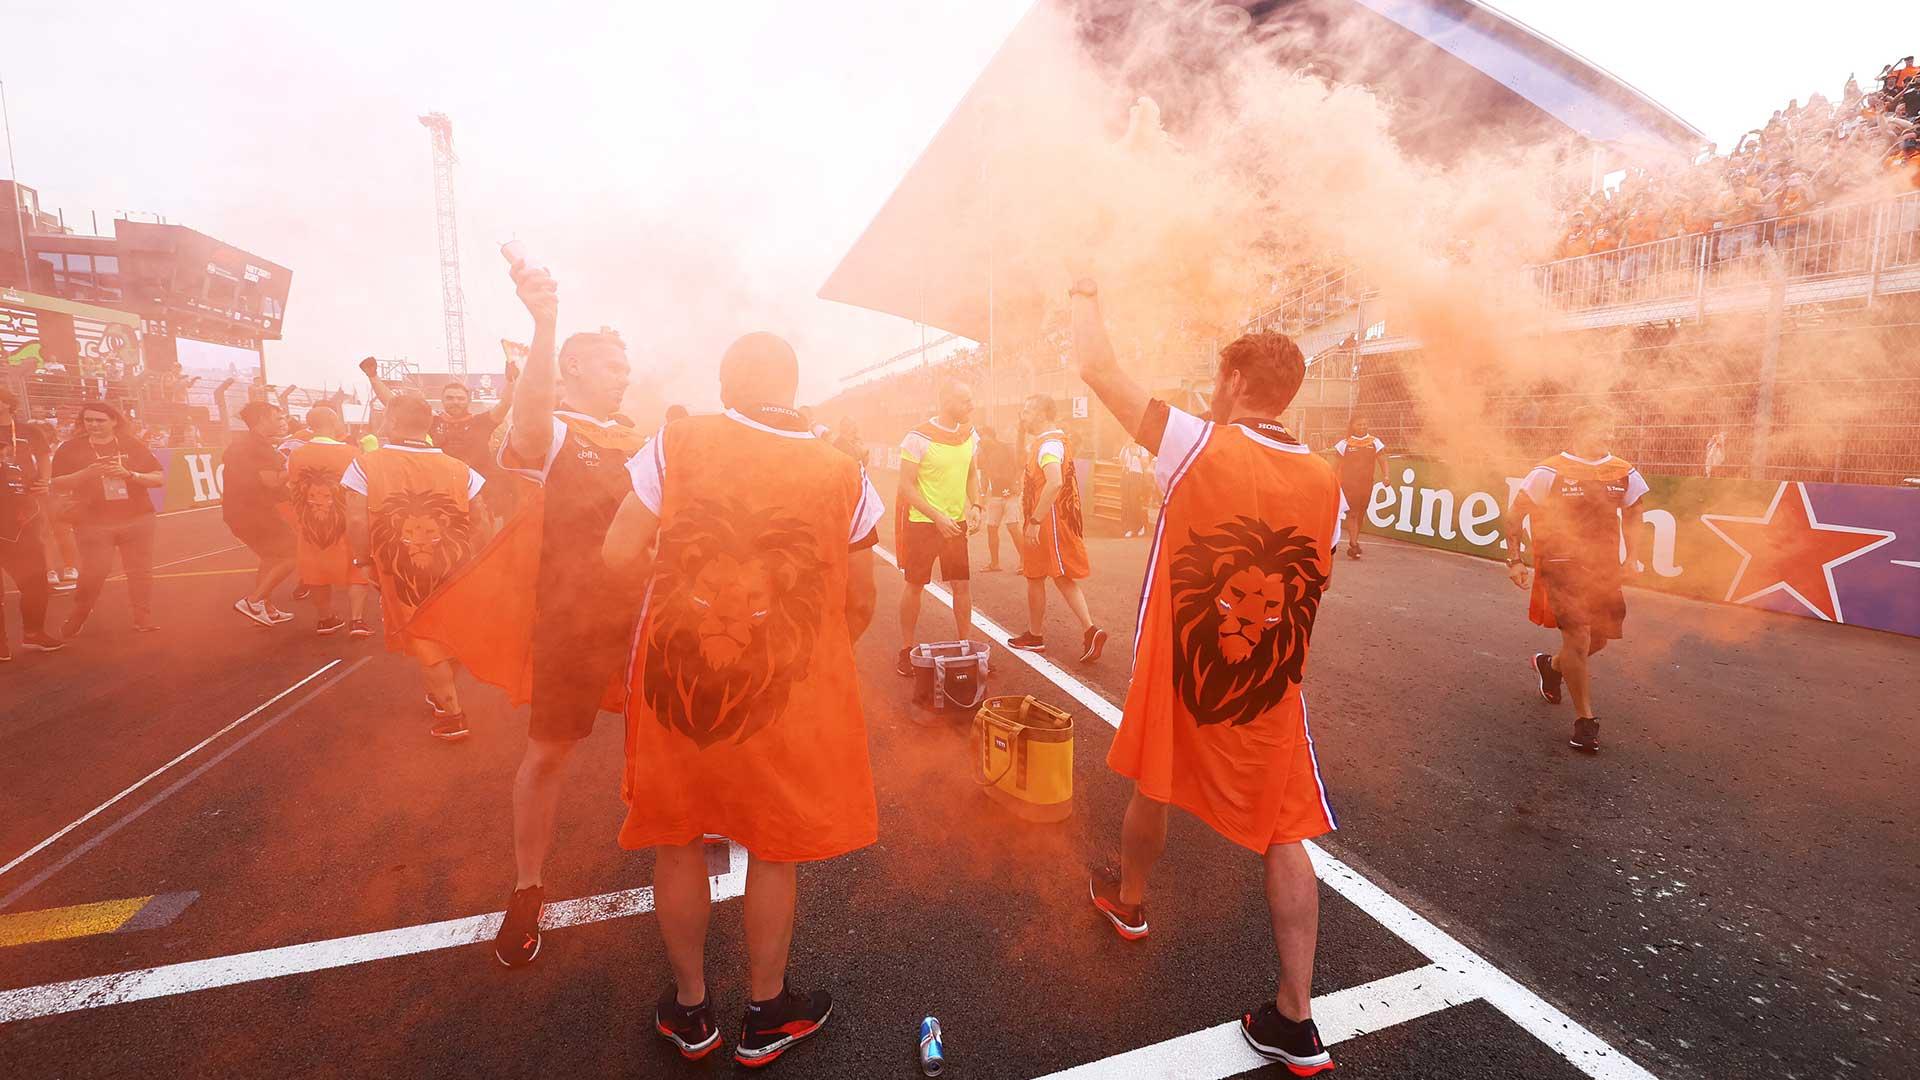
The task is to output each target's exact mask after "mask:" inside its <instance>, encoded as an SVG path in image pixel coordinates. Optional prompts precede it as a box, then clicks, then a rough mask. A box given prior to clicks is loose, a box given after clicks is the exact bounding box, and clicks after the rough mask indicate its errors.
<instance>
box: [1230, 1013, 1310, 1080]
mask: <svg viewBox="0 0 1920 1080" xmlns="http://www.w3.org/2000/svg"><path fill="white" fill-rule="evenodd" d="M1240 1034H1241V1035H1243V1036H1245V1037H1246V1040H1247V1045H1248V1046H1251V1047H1253V1052H1254V1053H1256V1054H1259V1055H1260V1056H1261V1057H1263V1058H1266V1059H1267V1060H1268V1061H1278V1062H1281V1063H1282V1064H1284V1065H1286V1067H1287V1071H1288V1072H1290V1073H1292V1074H1293V1075H1295V1076H1312V1075H1314V1074H1315V1073H1323V1072H1326V1071H1327V1070H1329V1069H1331V1068H1333V1055H1332V1054H1329V1053H1327V1048H1326V1047H1324V1046H1322V1045H1320V1029H1319V1028H1316V1027H1314V1026H1313V1020H1312V1019H1310V1018H1309V1019H1306V1020H1289V1019H1287V1018H1286V1017H1284V1016H1281V1015H1280V1010H1279V1009H1277V1008H1275V1007H1274V1004H1273V1002H1271V1001H1263V1002H1261V1003H1260V1007H1259V1008H1257V1009H1255V1010H1253V1011H1252V1012H1250V1013H1247V1014H1245V1015H1243V1016H1241V1017H1240Z"/></svg>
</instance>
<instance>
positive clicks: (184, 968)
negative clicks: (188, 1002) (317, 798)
mask: <svg viewBox="0 0 1920 1080" xmlns="http://www.w3.org/2000/svg"><path fill="white" fill-rule="evenodd" d="M728 847H729V851H728V855H727V864H728V869H727V872H726V873H724V874H713V875H709V877H708V878H707V885H708V888H709V890H710V891H711V893H712V897H713V902H714V903H716V904H718V903H721V902H723V901H726V900H734V899H737V898H739V897H740V896H741V895H743V894H744V893H745V892H746V890H747V853H746V851H745V849H743V848H741V847H740V845H738V844H729V845H728ZM652 910H653V887H652V886H650V885H649V886H645V887H642V888H638V889H624V890H622V891H620V892H611V893H602V894H600V895H599V896H584V897H581V898H579V899H577V900H566V901H562V902H561V903H557V904H548V905H547V908H546V910H545V911H544V912H543V913H542V914H541V917H540V926H541V927H542V928H543V929H547V930H558V929H561V928H563V927H568V926H583V925H585V924H587V923H596V922H605V921H607V920H609V919H624V918H626V917H628V916H630V915H644V914H646V913H647V912H650V911H652ZM504 915H505V912H500V911H495V912H492V913H491V914H487V915H470V916H468V917H467V918H464V919H448V920H446V921H444V922H436V923H426V924H423V925H420V926H403V927H401V928H399V929H397V930H381V931H377V932H375V933H371V934H355V935H353V936H352V937H341V938H332V939H330V940H327V941H310V942H307V943H305V944H301V945H285V946H282V947H280V948H277V949H261V950H259V951H257V952H248V953H238V954H236V955H233V956H216V957H212V958H211V959H207V960H190V961H187V962H185V963H180V964H167V965H164V966H162V967H150V968H142V969H140V970H138V971H123V972H119V973H117V974H114V975H97V976H94V977H92V978H87V979H74V980H72V981H71V982H61V983H48V984H46V985H44V986H28V987H22V988H21V989H18V990H4V991H0V1024H10V1023H13V1022H14V1021H16V1020H32V1019H34V1018H36V1017H42V1016H57V1015H59V1014H61V1013H70V1012H79V1011H81V1010H83V1009H97V1008H100V1007H101V1006H103V1005H120V1004H124V1003H126V1002H130V1001H147V1000H149V999H152V998H158V997H169V996H171V995H174V994H191V993H194V992H195V991H199V990H212V989H215V988H217V987H222V986H234V985H237V984H239V983H248V982H257V981H259V980H261V979H277V978H281V977H283V976H286V975H304V974H307V973H309V972H314V971H326V970H328V969H330V968H338V967H348V966H350V965H353V964H365V963H370V962H372V961H375V960H388V959H392V958H394V957H397V956H413V955H415V954H418V953H425V952H434V951H437V950H440V949H457V948H460V947H462V946H466V945H474V944H478V943H480V942H486V941H491V940H493V936H494V935H495V934H496V933H498V932H499V930H500V920H501V918H502V917H503V916H504ZM489 962H491V961H489Z"/></svg>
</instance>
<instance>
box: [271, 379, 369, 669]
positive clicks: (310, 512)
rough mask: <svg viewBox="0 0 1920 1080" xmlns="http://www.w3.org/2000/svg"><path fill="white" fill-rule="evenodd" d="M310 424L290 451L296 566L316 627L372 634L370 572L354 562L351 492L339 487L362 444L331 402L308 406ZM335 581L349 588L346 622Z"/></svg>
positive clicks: (319, 630)
mask: <svg viewBox="0 0 1920 1080" xmlns="http://www.w3.org/2000/svg"><path fill="white" fill-rule="evenodd" d="M306 427H307V428H308V429H309V431H308V435H307V439H306V441H304V442H302V443H301V444H300V445H299V446H296V447H294V448H293V451H292V452H291V453H290V454H288V455H287V494H288V496H289V497H290V503H289V505H290V506H291V507H292V512H293V536H294V541H295V552H294V566H295V570H296V572H297V573H298V575H299V578H300V584H301V585H302V586H303V587H305V588H306V590H307V595H308V596H309V597H310V598H312V600H313V610H314V612H315V614H316V616H317V622H316V623H315V624H314V631H315V632H316V633H319V634H323V635H324V634H335V633H339V632H340V630H341V628H343V627H346V628H347V630H348V634H349V636H351V637H357V638H359V637H372V636H373V630H372V628H370V627H369V626H368V625H367V572H366V570H365V569H364V568H363V567H358V566H354V565H353V552H352V550H351V549H350V548H349V546H348V544H347V492H346V489H345V488H343V487H341V486H340V478H341V476H343V475H344V474H345V473H346V471H347V466H348V465H351V464H352V463H353V459H354V458H357V457H359V456H360V448H359V447H357V446H353V445H351V444H350V443H348V442H346V441H345V440H346V435H347V427H346V425H345V424H343V423H341V421H340V414H339V412H337V411H335V410H334V409H333V408H332V407H331V406H328V405H315V406H314V407H313V408H311V409H308V410H307V419H306ZM335 586H345V587H346V589H347V612H348V614H349V615H350V616H351V618H352V621H351V622H342V621H341V619H340V611H339V609H338V608H337V607H335V606H334V592H333V590H334V587H335Z"/></svg>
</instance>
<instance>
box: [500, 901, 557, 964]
mask: <svg viewBox="0 0 1920 1080" xmlns="http://www.w3.org/2000/svg"><path fill="white" fill-rule="evenodd" d="M546 896H547V893H546V890H545V889H544V888H542V887H540V886H538V885H529V886H527V887H526V888H524V889H515V890H513V896H512V898H510V899H509V900H508V901H507V914H506V917H505V918H503V919H501V920H500V932H499V933H497V934H495V935H493V958H494V959H495V960H498V961H500V962H501V963H502V964H505V965H507V966H508V967H526V966H527V965H528V964H531V963H533V958H534V957H536V956H539V955H540V906H541V905H542V904H543V903H545V902H546Z"/></svg>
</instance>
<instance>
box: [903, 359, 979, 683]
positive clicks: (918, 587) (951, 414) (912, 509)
mask: <svg viewBox="0 0 1920 1080" xmlns="http://www.w3.org/2000/svg"><path fill="white" fill-rule="evenodd" d="M972 418H973V389H972V388H971V387H969V386H968V385H967V384H966V383H963V382H960V381H958V380H952V381H949V382H948V383H947V384H946V385H944V386H942V387H941V388H940V412H939V413H938V415H935V416H932V417H929V418H928V419H927V420H925V421H923V422H921V423H919V424H916V425H914V428H913V430H912V431H909V432H907V437H906V438H904V439H902V440H901V441H900V488H899V494H898V496H897V498H896V499H895V502H894V505H895V508H896V514H895V519H896V528H897V532H898V535H897V536H896V537H895V538H894V544H895V546H896V547H898V548H899V550H900V572H901V573H902V574H903V575H904V576H905V577H906V582H907V587H906V588H905V589H902V590H901V592H900V655H899V657H898V658H897V660H896V662H895V667H894V670H896V671H897V672H899V673H900V674H901V675H912V674H913V662H912V659H911V656H910V654H911V653H912V651H913V647H914V645H915V644H916V643H917V638H918V636H919V632H920V598H921V597H922V596H924V595H925V593H926V587H927V583H928V582H930V581H932V580H933V567H934V564H935V563H938V564H939V565H940V579H941V580H942V581H944V582H946V585H947V588H948V590H950V591H951V592H952V593H953V626H954V631H953V636H954V638H955V639H956V640H962V641H964V640H965V639H966V637H967V632H968V630H969V628H970V627H971V626H972V625H973V588H972V585H971V583H970V581H969V578H970V576H971V574H970V568H969V565H968V551H967V537H968V536H969V535H970V534H971V533H972V532H973V531H974V530H975V529H977V528H979V527H980V506H981V501H982V499H983V498H984V495H983V493H982V491H981V488H980V467H979V465H978V463H977V462H976V460H975V459H976V457H977V456H978V453H979V450H980V436H979V434H978V433H977V432H975V431H974V430H973V425H972V424H971V423H969V421H970V420H971V419H972Z"/></svg>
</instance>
